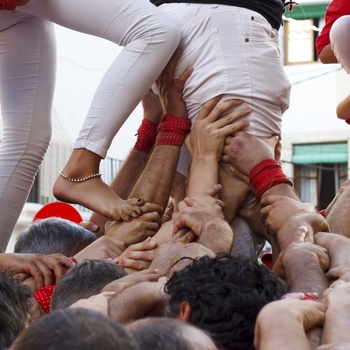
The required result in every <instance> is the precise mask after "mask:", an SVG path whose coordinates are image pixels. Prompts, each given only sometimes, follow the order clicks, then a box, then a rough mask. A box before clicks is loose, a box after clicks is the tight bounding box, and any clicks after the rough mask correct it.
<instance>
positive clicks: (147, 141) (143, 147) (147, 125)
mask: <svg viewBox="0 0 350 350" xmlns="http://www.w3.org/2000/svg"><path fill="white" fill-rule="evenodd" d="M0 1H1V0H0ZM157 128H158V124H155V123H152V122H150V121H149V120H147V119H143V120H142V123H141V125H140V127H139V128H138V130H137V133H136V136H137V140H136V143H135V145H134V149H136V150H138V151H141V152H145V153H149V152H150V151H151V150H152V148H153V146H154V143H155V142H156V137H157Z"/></svg>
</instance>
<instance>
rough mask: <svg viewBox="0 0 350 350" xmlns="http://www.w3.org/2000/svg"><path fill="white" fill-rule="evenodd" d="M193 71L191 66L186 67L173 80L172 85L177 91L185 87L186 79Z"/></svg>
mask: <svg viewBox="0 0 350 350" xmlns="http://www.w3.org/2000/svg"><path fill="white" fill-rule="evenodd" d="M192 73H193V67H188V68H187V69H186V70H185V71H184V72H183V73H182V74H181V75H180V76H179V77H178V78H177V79H176V80H175V81H174V85H175V86H176V88H177V89H178V90H179V91H182V90H183V88H184V87H185V84H186V81H187V79H188V78H189V77H190V76H191V74H192Z"/></svg>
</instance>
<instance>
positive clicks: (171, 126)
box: [155, 114, 191, 146]
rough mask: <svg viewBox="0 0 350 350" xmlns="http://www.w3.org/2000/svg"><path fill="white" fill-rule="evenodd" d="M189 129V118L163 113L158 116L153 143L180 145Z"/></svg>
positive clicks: (157, 144)
mask: <svg viewBox="0 0 350 350" xmlns="http://www.w3.org/2000/svg"><path fill="white" fill-rule="evenodd" d="M190 129H191V121H190V120H188V119H183V118H180V117H175V116H173V115H169V114H163V115H162V117H161V118H160V123H159V126H158V135H157V139H156V144H155V145H156V146H159V145H171V146H182V145H183V143H184V140H185V136H186V134H187V132H188V131H189V130H190Z"/></svg>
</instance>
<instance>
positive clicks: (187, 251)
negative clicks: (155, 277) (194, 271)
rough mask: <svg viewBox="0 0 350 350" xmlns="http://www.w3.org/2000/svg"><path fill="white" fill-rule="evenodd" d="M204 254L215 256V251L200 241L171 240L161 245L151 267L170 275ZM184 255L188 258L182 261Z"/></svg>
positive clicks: (164, 274)
mask: <svg viewBox="0 0 350 350" xmlns="http://www.w3.org/2000/svg"><path fill="white" fill-rule="evenodd" d="M203 255H209V256H214V253H213V252H212V251H211V250H210V249H208V248H206V247H204V246H203V245H202V244H199V243H194V242H193V243H181V242H175V241H170V242H168V243H164V244H161V245H160V246H159V248H158V249H157V251H156V253H155V255H154V258H153V261H152V263H151V265H150V268H153V269H157V270H158V271H160V273H161V274H162V275H163V276H167V277H170V276H171V274H172V273H173V271H177V270H181V269H182V268H184V267H185V266H186V265H188V264H190V263H191V262H192V260H193V259H195V258H197V257H199V256H203ZM183 257H186V259H184V260H181V261H180V259H181V258H183ZM187 258H188V259H187Z"/></svg>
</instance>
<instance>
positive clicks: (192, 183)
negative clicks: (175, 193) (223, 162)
mask: <svg viewBox="0 0 350 350" xmlns="http://www.w3.org/2000/svg"><path fill="white" fill-rule="evenodd" d="M218 177H219V175H218V161H217V159H216V158H215V157H210V156H201V157H196V156H193V159H192V161H191V164H190V169H189V173H188V179H187V196H188V197H194V196H197V195H200V194H202V193H203V192H205V191H206V190H207V189H208V188H210V187H211V186H213V185H215V184H217V183H218V181H219V179H218Z"/></svg>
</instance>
